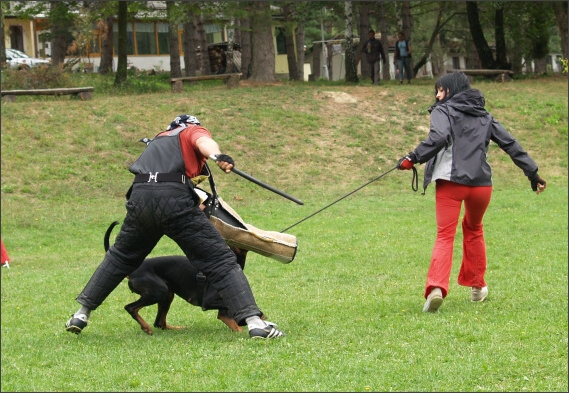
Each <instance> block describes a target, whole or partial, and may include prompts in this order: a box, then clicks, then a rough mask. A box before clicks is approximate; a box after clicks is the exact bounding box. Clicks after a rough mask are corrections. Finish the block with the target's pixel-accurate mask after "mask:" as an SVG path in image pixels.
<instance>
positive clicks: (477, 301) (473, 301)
mask: <svg viewBox="0 0 569 393" xmlns="http://www.w3.org/2000/svg"><path fill="white" fill-rule="evenodd" d="M487 296H488V295H484V297H483V298H481V299H478V300H474V299H470V301H471V302H472V303H480V302H483V301H484V300H486V297H487Z"/></svg>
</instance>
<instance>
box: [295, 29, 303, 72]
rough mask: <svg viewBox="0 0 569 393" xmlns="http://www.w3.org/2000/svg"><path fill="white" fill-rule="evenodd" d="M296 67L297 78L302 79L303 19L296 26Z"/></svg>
mask: <svg viewBox="0 0 569 393" xmlns="http://www.w3.org/2000/svg"><path fill="white" fill-rule="evenodd" d="M296 69H297V70H298V80H299V81H303V80H304V21H300V22H299V23H298V25H297V26H296Z"/></svg>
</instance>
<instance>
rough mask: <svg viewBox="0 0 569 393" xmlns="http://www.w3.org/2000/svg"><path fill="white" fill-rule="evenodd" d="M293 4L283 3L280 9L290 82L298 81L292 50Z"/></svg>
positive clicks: (294, 56) (294, 54) (294, 52)
mask: <svg viewBox="0 0 569 393" xmlns="http://www.w3.org/2000/svg"><path fill="white" fill-rule="evenodd" d="M293 7H294V3H289V2H285V3H284V4H283V7H282V12H283V19H284V37H285V48H286V58H287V64H288V77H289V79H290V80H299V73H298V68H297V65H298V64H297V62H296V51H295V50H294V29H295V22H294V21H293V10H292V8H293Z"/></svg>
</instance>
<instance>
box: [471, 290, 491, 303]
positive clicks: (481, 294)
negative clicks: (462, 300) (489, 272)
mask: <svg viewBox="0 0 569 393" xmlns="http://www.w3.org/2000/svg"><path fill="white" fill-rule="evenodd" d="M486 296H488V287H483V288H476V287H472V292H471V293H470V300H471V301H473V302H483V301H484V300H485V299H486Z"/></svg>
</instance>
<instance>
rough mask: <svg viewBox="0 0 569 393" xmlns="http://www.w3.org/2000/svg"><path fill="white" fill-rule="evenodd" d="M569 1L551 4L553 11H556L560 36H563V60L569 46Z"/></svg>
mask: <svg viewBox="0 0 569 393" xmlns="http://www.w3.org/2000/svg"><path fill="white" fill-rule="evenodd" d="M567 4H568V2H567V1H556V2H553V3H551V5H552V7H553V11H555V19H556V20H557V27H558V28H559V35H560V36H561V51H562V53H563V58H564V59H566V58H567V57H568V56H569V55H568V54H567V51H568V48H567V46H568V45H569V43H568V37H567V35H568V33H567Z"/></svg>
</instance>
